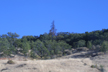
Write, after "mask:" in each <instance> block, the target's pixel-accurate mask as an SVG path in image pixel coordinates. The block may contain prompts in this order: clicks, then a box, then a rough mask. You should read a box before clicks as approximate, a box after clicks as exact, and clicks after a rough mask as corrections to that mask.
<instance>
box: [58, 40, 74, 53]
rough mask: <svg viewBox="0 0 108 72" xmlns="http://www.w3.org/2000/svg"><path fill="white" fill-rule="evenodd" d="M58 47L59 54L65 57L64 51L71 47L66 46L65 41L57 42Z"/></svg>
mask: <svg viewBox="0 0 108 72" xmlns="http://www.w3.org/2000/svg"><path fill="white" fill-rule="evenodd" d="M58 44H59V46H60V49H61V52H63V55H65V53H64V51H65V50H66V49H69V50H70V49H71V47H72V46H70V45H69V44H67V43H66V42H65V41H59V42H58Z"/></svg>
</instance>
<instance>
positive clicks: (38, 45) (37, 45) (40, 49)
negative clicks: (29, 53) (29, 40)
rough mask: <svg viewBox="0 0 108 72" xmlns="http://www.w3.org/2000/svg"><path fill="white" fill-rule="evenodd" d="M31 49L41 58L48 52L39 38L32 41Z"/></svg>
mask: <svg viewBox="0 0 108 72" xmlns="http://www.w3.org/2000/svg"><path fill="white" fill-rule="evenodd" d="M32 50H33V51H34V52H35V53H36V54H38V55H39V56H40V57H41V58H42V57H46V56H48V54H49V52H48V49H47V48H46V47H45V46H44V43H43V42H41V41H40V40H39V39H38V40H37V41H36V42H34V44H33V49H32Z"/></svg>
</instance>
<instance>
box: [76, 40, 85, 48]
mask: <svg viewBox="0 0 108 72" xmlns="http://www.w3.org/2000/svg"><path fill="white" fill-rule="evenodd" d="M77 45H78V46H77V47H84V46H85V40H79V41H78V42H77Z"/></svg>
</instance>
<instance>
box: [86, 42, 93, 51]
mask: <svg viewBox="0 0 108 72" xmlns="http://www.w3.org/2000/svg"><path fill="white" fill-rule="evenodd" d="M87 48H89V49H91V48H92V43H91V41H88V42H87Z"/></svg>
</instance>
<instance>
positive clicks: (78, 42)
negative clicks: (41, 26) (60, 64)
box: [0, 21, 108, 59]
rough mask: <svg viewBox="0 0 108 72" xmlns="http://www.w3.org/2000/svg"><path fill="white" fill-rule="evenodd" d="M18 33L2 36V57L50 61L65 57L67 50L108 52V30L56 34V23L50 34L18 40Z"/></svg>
mask: <svg viewBox="0 0 108 72" xmlns="http://www.w3.org/2000/svg"><path fill="white" fill-rule="evenodd" d="M18 37H19V35H18V34H17V33H11V32H8V33H7V34H3V35H1V36H0V56H5V57H7V56H11V55H12V54H13V55H18V54H21V55H23V56H26V57H32V58H40V59H48V58H53V57H54V56H55V55H56V56H57V57H59V56H64V55H66V54H65V50H67V49H68V50H71V49H76V48H79V47H87V48H88V49H89V50H93V47H97V48H98V49H99V51H103V52H106V51H107V50H108V29H102V30H96V31H92V32H85V33H69V32H59V33H56V29H55V25H54V21H53V22H52V25H51V29H50V31H49V33H44V34H41V35H40V36H23V37H22V38H20V39H19V38H18Z"/></svg>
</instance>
